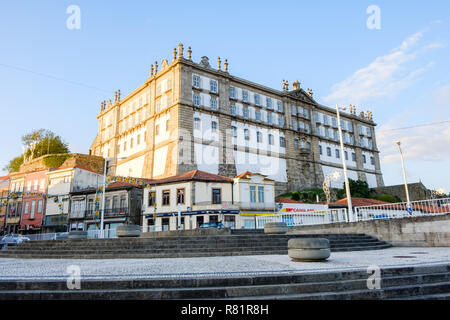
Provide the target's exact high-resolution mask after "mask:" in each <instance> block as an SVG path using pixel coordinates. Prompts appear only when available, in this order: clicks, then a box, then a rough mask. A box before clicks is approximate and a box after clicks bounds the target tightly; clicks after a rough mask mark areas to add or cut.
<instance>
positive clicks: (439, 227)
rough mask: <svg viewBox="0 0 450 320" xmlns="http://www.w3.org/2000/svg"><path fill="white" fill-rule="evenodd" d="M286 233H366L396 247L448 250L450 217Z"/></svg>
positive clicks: (318, 227)
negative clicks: (442, 248)
mask: <svg viewBox="0 0 450 320" xmlns="http://www.w3.org/2000/svg"><path fill="white" fill-rule="evenodd" d="M288 233H289V234H323V233H325V234H349V233H358V234H368V235H371V236H373V237H376V238H378V239H379V240H383V241H387V242H389V243H391V244H392V245H393V246H398V247H450V214H447V215H442V216H430V217H415V218H403V219H393V220H376V221H361V222H353V223H336V224H327V225H314V226H299V227H291V228H289V230H288Z"/></svg>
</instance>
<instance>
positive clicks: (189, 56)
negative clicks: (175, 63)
mask: <svg viewBox="0 0 450 320" xmlns="http://www.w3.org/2000/svg"><path fill="white" fill-rule="evenodd" d="M187 52H188V59H189V60H191V56H192V50H191V47H189V48H188V51H187Z"/></svg>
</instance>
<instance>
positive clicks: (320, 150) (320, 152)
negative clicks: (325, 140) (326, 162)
mask: <svg viewBox="0 0 450 320" xmlns="http://www.w3.org/2000/svg"><path fill="white" fill-rule="evenodd" d="M319 154H320V155H322V146H321V145H320V144H319Z"/></svg>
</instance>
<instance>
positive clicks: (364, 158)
mask: <svg viewBox="0 0 450 320" xmlns="http://www.w3.org/2000/svg"><path fill="white" fill-rule="evenodd" d="M362 158H363V163H367V159H366V155H365V154H363V156H362Z"/></svg>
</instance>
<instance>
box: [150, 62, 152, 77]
mask: <svg viewBox="0 0 450 320" xmlns="http://www.w3.org/2000/svg"><path fill="white" fill-rule="evenodd" d="M150 75H151V76H152V75H153V64H152V65H150Z"/></svg>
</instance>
